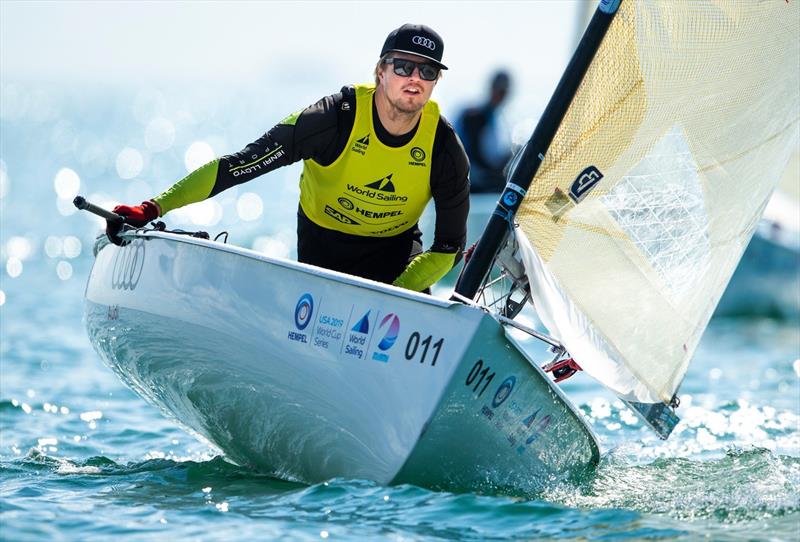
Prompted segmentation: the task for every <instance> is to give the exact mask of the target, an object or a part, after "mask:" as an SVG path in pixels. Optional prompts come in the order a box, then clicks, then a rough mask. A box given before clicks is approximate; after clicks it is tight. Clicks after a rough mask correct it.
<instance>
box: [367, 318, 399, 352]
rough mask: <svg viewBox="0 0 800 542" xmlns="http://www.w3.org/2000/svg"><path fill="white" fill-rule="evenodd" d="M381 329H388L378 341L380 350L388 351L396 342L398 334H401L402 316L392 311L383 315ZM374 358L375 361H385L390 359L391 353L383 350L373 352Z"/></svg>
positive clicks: (379, 327)
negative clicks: (399, 316)
mask: <svg viewBox="0 0 800 542" xmlns="http://www.w3.org/2000/svg"><path fill="white" fill-rule="evenodd" d="M378 329H379V330H384V329H385V330H386V331H385V333H384V335H383V338H382V339H381V341H380V342H379V343H378V350H382V351H383V352H386V351H387V350H389V349H390V348H391V347H392V346H394V343H396V342H397V336H398V335H399V334H400V318H398V317H397V315H396V314H394V313H393V312H390V313H389V314H387V315H386V316H384V317H383V320H381V324H380V326H378ZM372 359H374V360H375V361H382V362H384V363H386V362H388V361H389V355H388V354H385V353H382V352H373V353H372Z"/></svg>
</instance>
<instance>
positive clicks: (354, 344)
mask: <svg viewBox="0 0 800 542" xmlns="http://www.w3.org/2000/svg"><path fill="white" fill-rule="evenodd" d="M370 312H371V311H369V310H368V311H367V312H365V313H364V316H362V317H361V319H360V320H359V321H358V322H356V324H355V325H354V326H353V327H352V328H351V329H350V333H348V336H347V344H346V345H345V347H344V353H345V354H346V355H348V356H354V357H357V358H358V359H363V358H364V351H365V350H366V347H365V345H366V344H367V336H368V335H369V313H370Z"/></svg>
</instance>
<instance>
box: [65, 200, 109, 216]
mask: <svg viewBox="0 0 800 542" xmlns="http://www.w3.org/2000/svg"><path fill="white" fill-rule="evenodd" d="M56 209H58V214H60V215H61V216H70V215H74V214H75V211H77V209H76V208H75V206H74V205H73V204H72V200H71V199H64V198H56ZM98 218H100V217H98Z"/></svg>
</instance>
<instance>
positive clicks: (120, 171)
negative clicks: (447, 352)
mask: <svg viewBox="0 0 800 542" xmlns="http://www.w3.org/2000/svg"><path fill="white" fill-rule="evenodd" d="M116 164H117V175H119V176H120V178H122V179H133V178H134V177H136V176H137V175H139V174H140V173H141V172H142V169H143V168H144V157H142V153H141V152H139V151H138V150H137V149H134V148H133V147H125V148H124V149H122V150H121V151H119V154H117V163H116Z"/></svg>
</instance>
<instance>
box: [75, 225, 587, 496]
mask: <svg viewBox="0 0 800 542" xmlns="http://www.w3.org/2000/svg"><path fill="white" fill-rule="evenodd" d="M131 239H132V242H131V243H130V244H128V245H126V246H125V247H122V248H120V247H116V246H114V245H110V244H106V243H103V242H102V241H99V242H98V245H97V247H96V252H97V254H96V260H95V264H94V266H93V269H92V272H91V275H90V278H89V282H88V285H87V289H86V305H85V310H86V313H85V314H86V326H87V330H88V334H89V337H90V339H91V341H92V344H93V345H94V347H95V349H96V350H97V352H98V353H99V354H100V355H101V357H102V358H103V359H104V360H105V361H106V363H107V364H108V365H109V366H110V367H111V368H112V369H113V370H114V371H115V372H116V373H117V374H118V375H119V376H120V377H121V378H122V380H123V381H125V382H126V383H127V384H128V385H129V386H130V387H131V388H133V389H134V390H135V391H136V392H137V393H139V394H140V395H141V396H142V397H144V398H145V399H146V400H147V401H149V402H150V403H152V404H154V405H156V406H157V407H159V408H160V409H161V410H162V411H163V412H165V413H166V414H167V415H168V416H170V417H172V418H174V419H176V420H177V421H178V422H180V423H181V424H182V425H184V426H185V427H187V428H188V429H189V430H191V431H193V432H196V433H198V434H200V435H202V436H203V437H205V438H206V439H208V440H209V441H210V442H212V443H213V444H215V445H216V446H218V447H219V448H220V449H221V450H222V451H223V452H224V453H225V454H226V456H227V457H228V458H230V459H231V460H233V461H234V462H236V463H239V464H242V465H248V466H251V467H252V468H254V469H256V470H258V471H261V472H265V473H268V474H272V475H274V476H277V477H280V478H285V479H291V480H298V481H302V482H309V483H313V482H318V481H322V480H326V479H330V478H334V477H346V478H361V479H369V480H374V481H376V482H379V483H400V482H411V483H416V484H419V485H425V486H429V487H440V488H445V489H452V488H458V487H463V488H474V487H476V486H483V485H489V486H494V487H497V486H503V487H508V488H511V489H519V490H522V491H527V490H535V489H536V488H538V487H541V485H542V483H544V481H546V480H550V479H552V478H553V477H557V478H559V479H560V478H563V477H566V476H573V475H576V474H580V473H582V472H584V471H585V470H586V469H587V468H590V467H591V466H592V465H594V464H595V463H596V462H597V459H598V449H597V444H596V442H595V439H594V437H593V435H592V434H591V431H590V430H589V429H588V427H587V425H586V423H585V422H584V421H583V419H582V418H581V417H580V415H579V414H578V413H577V412H576V411H575V410H574V408H573V407H572V406H571V405H570V404H569V402H567V401H566V400H565V399H564V398H563V397H562V396H561V394H560V392H559V391H558V390H557V388H555V387H554V386H553V385H552V383H551V382H550V380H549V379H548V378H547V377H546V376H545V375H544V374H543V373H542V372H541V370H540V369H539V368H538V365H537V364H538V363H541V362H543V361H546V360H547V357H546V356H547V353H546V349H545V348H544V347H543V349H542V356H543V359H539V360H535V361H533V360H529V359H527V358H526V357H525V355H524V354H522V353H521V352H520V351H519V350H518V349H517V348H515V347H514V346H513V345H512V343H511V342H510V340H509V339H508V337H507V336H506V334H505V331H504V329H503V327H502V326H501V325H500V324H499V323H497V322H496V321H495V320H494V319H493V318H492V317H490V316H489V315H487V314H486V313H485V312H483V311H481V310H479V309H476V308H473V307H469V306H465V305H462V304H458V303H451V302H449V301H444V300H440V299H436V298H433V297H430V296H425V295H421V294H415V293H413V292H408V291H405V290H401V289H398V288H394V287H391V286H386V285H382V284H378V283H374V282H371V281H367V280H362V279H358V278H355V277H350V276H347V275H343V274H340V273H336V272H332V271H328V270H324V269H319V268H316V267H312V266H307V265H304V264H299V263H296V262H289V261H285V260H279V259H271V258H267V257H265V256H262V255H259V254H257V253H255V252H252V251H249V250H246V249H240V248H238V247H232V246H228V245H224V244H220V243H215V242H211V241H206V240H202V239H195V238H191V237H187V236H182V235H174V234H167V233H147V234H144V233H139V234H134V235H132V236H131Z"/></svg>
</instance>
